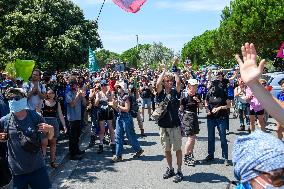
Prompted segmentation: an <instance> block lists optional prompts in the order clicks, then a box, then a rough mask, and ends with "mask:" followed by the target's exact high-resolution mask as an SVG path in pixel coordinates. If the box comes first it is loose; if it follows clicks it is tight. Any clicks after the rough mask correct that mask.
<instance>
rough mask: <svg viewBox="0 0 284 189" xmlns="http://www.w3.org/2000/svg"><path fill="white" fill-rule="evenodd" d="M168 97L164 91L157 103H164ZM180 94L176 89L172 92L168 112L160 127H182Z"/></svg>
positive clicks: (160, 121) (159, 95)
mask: <svg viewBox="0 0 284 189" xmlns="http://www.w3.org/2000/svg"><path fill="white" fill-rule="evenodd" d="M166 97H167V94H166V92H165V90H162V91H161V92H160V93H159V94H158V96H157V102H162V101H164V99H165V98H166ZM179 98H180V93H178V92H177V90H176V89H172V90H171V98H170V101H169V103H168V106H167V112H166V113H165V115H164V116H163V117H162V118H161V119H160V120H159V121H158V125H159V127H162V128H175V127H178V126H180V119H179V115H178V110H179V105H180V102H179Z"/></svg>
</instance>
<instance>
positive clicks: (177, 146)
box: [160, 127, 182, 151]
mask: <svg viewBox="0 0 284 189" xmlns="http://www.w3.org/2000/svg"><path fill="white" fill-rule="evenodd" d="M160 139H161V144H162V147H163V149H164V150H165V151H171V149H173V151H178V150H181V145H182V136H181V131H180V127H175V128H161V127H160Z"/></svg>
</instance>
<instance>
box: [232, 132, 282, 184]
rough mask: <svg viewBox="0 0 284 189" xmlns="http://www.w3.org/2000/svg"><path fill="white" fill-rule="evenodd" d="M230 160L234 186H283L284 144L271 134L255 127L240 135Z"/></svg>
mask: <svg viewBox="0 0 284 189" xmlns="http://www.w3.org/2000/svg"><path fill="white" fill-rule="evenodd" d="M233 163H234V174H235V177H236V178H237V179H238V180H239V182H240V183H238V186H237V189H265V188H284V179H283V175H284V144H283V143H282V141H280V140H278V139H277V138H275V137H274V136H272V135H270V134H267V133H265V132H262V131H255V132H254V133H253V134H251V135H248V136H243V137H239V138H238V139H237V140H236V142H235V144H234V147H233Z"/></svg>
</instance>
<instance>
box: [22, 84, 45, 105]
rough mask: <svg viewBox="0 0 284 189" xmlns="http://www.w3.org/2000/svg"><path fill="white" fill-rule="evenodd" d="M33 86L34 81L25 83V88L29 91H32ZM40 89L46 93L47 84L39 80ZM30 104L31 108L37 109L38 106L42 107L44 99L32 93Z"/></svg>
mask: <svg viewBox="0 0 284 189" xmlns="http://www.w3.org/2000/svg"><path fill="white" fill-rule="evenodd" d="M33 87H34V84H33V83H32V82H29V83H26V84H24V89H25V91H26V92H27V93H28V92H31V91H32V90H33ZM38 90H39V91H40V92H41V93H46V88H45V85H44V84H41V83H39V82H38ZM28 106H29V109H31V110H35V109H36V108H37V106H38V107H40V108H41V106H42V100H41V99H40V97H39V95H32V96H31V97H29V99H28Z"/></svg>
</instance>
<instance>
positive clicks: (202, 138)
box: [52, 112, 275, 189]
mask: <svg viewBox="0 0 284 189" xmlns="http://www.w3.org/2000/svg"><path fill="white" fill-rule="evenodd" d="M199 117H200V119H199V121H200V129H201V131H200V134H199V135H198V139H197V143H196V146H195V150H194V154H195V157H196V159H197V160H202V159H204V158H205V157H206V156H207V128H206V118H205V114H204V112H202V113H201V114H200V115H199ZM146 120H148V119H146ZM269 121H270V122H268V123H269V126H268V132H271V133H272V134H274V135H275V132H274V131H273V130H275V126H274V122H273V120H272V119H269ZM144 125H145V131H146V133H147V137H146V138H139V142H140V144H141V146H142V148H143V149H144V150H145V153H144V156H143V157H141V158H139V159H132V155H133V154H134V152H133V151H132V149H131V148H130V146H128V145H125V146H124V149H125V150H124V154H125V155H124V156H123V159H124V161H123V162H119V163H116V164H113V163H110V160H111V158H112V154H111V152H110V149H106V150H105V152H104V153H103V154H97V153H96V150H97V147H98V146H95V147H93V148H91V149H88V148H87V150H86V154H85V155H84V159H83V160H81V161H67V162H65V163H64V164H63V165H62V166H61V169H60V170H58V171H57V174H55V175H54V176H53V178H52V182H53V188H54V189H56V188H71V189H73V188H74V189H85V188H86V189H87V188H88V189H89V188H114V189H116V188H119V189H120V188H121V189H124V188H125V189H126V188H131V189H133V188H137V189H138V188H139V189H143V188H145V189H146V188H147V189H149V188H153V189H160V188H161V189H167V188H171V189H172V188H177V189H178V188H190V189H211V188H221V189H222V188H226V186H227V184H228V182H229V181H231V180H235V179H234V176H233V167H232V166H229V167H226V166H225V165H224V164H223V161H222V158H221V144H220V140H219V136H218V132H217V130H216V144H215V145H216V152H215V158H216V160H215V161H214V162H213V163H211V164H204V163H202V162H200V163H199V164H197V165H196V166H195V167H188V166H184V165H183V167H182V171H183V174H184V181H182V182H180V183H173V181H172V179H168V180H164V179H163V178H162V175H163V173H164V172H165V170H166V161H165V159H164V156H163V150H162V147H161V145H160V140H159V134H158V126H157V125H155V124H154V122H149V121H145V123H144ZM135 127H136V130H137V133H139V129H138V126H137V124H136V123H135ZM238 127H239V120H238V119H232V118H231V119H230V133H229V135H227V139H228V144H229V159H230V160H231V151H232V145H233V143H234V140H235V139H236V137H237V136H239V135H244V134H247V132H239V131H237V129H238ZM138 136H139V135H138ZM185 141H186V138H184V139H183V147H184V143H185ZM88 142H89V139H88V137H86V138H85V139H84V140H83V142H82V148H86V147H87V143H88ZM173 155H174V154H173ZM173 157H175V156H173ZM173 159H174V165H175V167H176V161H175V158H173ZM231 188H233V187H231Z"/></svg>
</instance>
